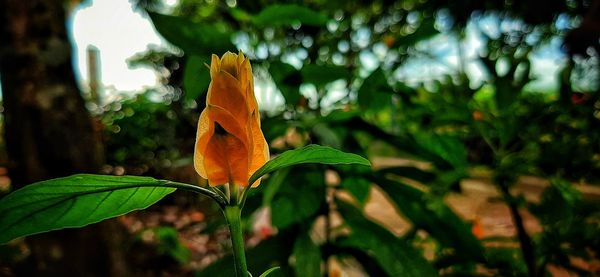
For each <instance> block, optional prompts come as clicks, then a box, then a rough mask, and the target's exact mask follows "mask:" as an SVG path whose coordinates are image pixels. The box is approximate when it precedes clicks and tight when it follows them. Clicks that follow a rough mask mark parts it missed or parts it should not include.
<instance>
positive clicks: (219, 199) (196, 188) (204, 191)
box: [163, 180, 227, 208]
mask: <svg viewBox="0 0 600 277" xmlns="http://www.w3.org/2000/svg"><path fill="white" fill-rule="evenodd" d="M163 181H164V182H165V183H164V184H163V185H164V186H165V187H171V188H176V189H182V190H187V191H193V192H195V193H200V194H203V195H206V196H208V197H210V198H212V199H213V200H215V201H216V202H217V204H219V206H221V208H223V207H225V205H227V200H225V199H224V198H223V197H222V196H221V195H219V194H218V193H216V192H215V191H213V190H211V189H208V188H204V187H200V186H195V185H190V184H186V183H180V182H173V181H169V180H163Z"/></svg>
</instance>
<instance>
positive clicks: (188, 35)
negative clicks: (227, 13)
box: [148, 12, 236, 56]
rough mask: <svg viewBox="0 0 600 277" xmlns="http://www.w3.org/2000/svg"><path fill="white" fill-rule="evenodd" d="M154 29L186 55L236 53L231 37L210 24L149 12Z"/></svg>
mask: <svg viewBox="0 0 600 277" xmlns="http://www.w3.org/2000/svg"><path fill="white" fill-rule="evenodd" d="M148 15H150V19H152V23H154V27H156V30H157V31H158V33H160V35H161V36H163V37H164V38H165V39H166V40H168V41H169V42H170V43H172V44H174V45H176V46H177V47H179V48H181V49H182V50H183V51H184V52H185V53H186V54H188V55H189V54H196V55H201V56H202V55H210V54H212V53H224V52H226V51H236V48H235V46H234V45H233V43H232V42H231V35H230V34H229V33H227V32H225V31H222V30H220V29H219V28H217V27H216V26H212V25H211V24H206V23H205V24H203V23H197V22H193V21H191V20H188V19H186V18H183V17H179V16H171V15H164V14H159V13H153V12H149V13H148Z"/></svg>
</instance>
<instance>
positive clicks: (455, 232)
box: [376, 178, 483, 261]
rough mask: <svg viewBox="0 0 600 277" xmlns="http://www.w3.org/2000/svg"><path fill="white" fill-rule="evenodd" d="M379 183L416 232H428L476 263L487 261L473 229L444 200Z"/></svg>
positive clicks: (386, 181) (387, 181)
mask: <svg viewBox="0 0 600 277" xmlns="http://www.w3.org/2000/svg"><path fill="white" fill-rule="evenodd" d="M376 183H377V185H378V186H379V187H381V188H382V189H383V191H385V193H386V194H387V195H388V196H389V197H390V199H391V200H392V201H393V202H394V204H395V206H396V207H397V208H398V210H399V212H401V213H402V214H403V215H404V216H406V217H407V218H408V219H409V220H410V221H411V222H412V223H413V224H414V226H415V228H418V229H423V230H425V231H427V232H428V233H429V234H430V235H431V236H432V237H434V238H435V239H437V240H438V241H439V242H440V243H441V244H442V245H443V246H445V247H450V248H454V249H456V253H457V255H460V256H461V257H466V258H467V259H470V260H475V261H480V260H482V259H483V246H482V245H481V243H480V242H479V240H477V238H475V236H474V235H473V233H472V232H471V227H470V226H469V225H468V224H467V223H465V222H464V221H463V220H462V219H460V217H458V215H456V214H455V213H454V212H453V211H452V210H451V209H450V208H449V207H448V206H447V205H446V204H445V203H444V202H443V201H442V200H441V199H435V198H433V199H428V198H427V195H426V194H425V193H424V192H422V191H420V190H418V189H416V188H414V187H411V186H409V185H405V184H402V183H400V182H396V181H393V180H390V179H385V178H378V179H376Z"/></svg>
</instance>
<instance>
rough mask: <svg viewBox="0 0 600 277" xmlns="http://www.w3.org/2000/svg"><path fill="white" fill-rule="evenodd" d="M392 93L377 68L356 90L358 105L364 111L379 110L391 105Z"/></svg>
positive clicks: (382, 74)
mask: <svg viewBox="0 0 600 277" xmlns="http://www.w3.org/2000/svg"><path fill="white" fill-rule="evenodd" d="M393 93H394V91H393V89H392V87H391V86H390V85H389V84H388V81H387V78H386V77H385V74H384V73H383V70H381V68H377V69H376V70H375V71H373V73H371V75H369V77H367V78H366V79H365V81H364V82H363V84H362V85H361V86H360V88H359V89H358V99H357V100H358V104H359V105H360V106H361V107H362V108H364V109H372V110H381V109H382V108H383V107H386V106H389V105H391V104H392V95H393Z"/></svg>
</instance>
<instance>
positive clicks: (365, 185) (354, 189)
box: [340, 176, 371, 205]
mask: <svg viewBox="0 0 600 277" xmlns="http://www.w3.org/2000/svg"><path fill="white" fill-rule="evenodd" d="M340 185H341V187H342V188H344V189H346V190H347V191H349V192H350V193H351V194H352V195H354V197H356V200H358V203H360V204H361V205H365V204H366V203H367V200H368V199H369V192H370V189H371V182H369V180H366V179H364V178H361V177H360V176H351V177H347V178H343V179H342V182H341V184H340Z"/></svg>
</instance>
